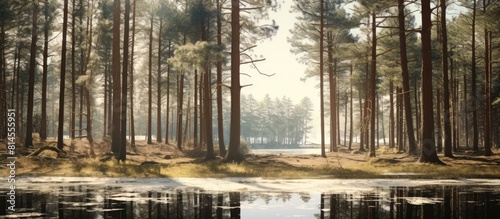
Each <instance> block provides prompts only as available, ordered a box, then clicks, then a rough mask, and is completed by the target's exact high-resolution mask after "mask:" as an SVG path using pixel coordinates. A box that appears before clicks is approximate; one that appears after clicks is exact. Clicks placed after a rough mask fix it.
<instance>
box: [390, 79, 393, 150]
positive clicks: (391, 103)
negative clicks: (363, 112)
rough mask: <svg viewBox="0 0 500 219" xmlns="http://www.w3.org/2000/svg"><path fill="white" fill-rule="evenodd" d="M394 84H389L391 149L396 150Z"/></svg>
mask: <svg viewBox="0 0 500 219" xmlns="http://www.w3.org/2000/svg"><path fill="white" fill-rule="evenodd" d="M393 94H394V83H393V82H392V80H391V81H390V82H389V102H390V106H389V148H394V95H393Z"/></svg>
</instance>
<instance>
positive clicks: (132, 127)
mask: <svg viewBox="0 0 500 219" xmlns="http://www.w3.org/2000/svg"><path fill="white" fill-rule="evenodd" d="M136 2H137V0H134V3H133V7H134V9H133V10H132V45H131V46H130V47H131V52H130V73H129V75H130V96H129V97H130V146H131V147H132V148H133V149H134V150H135V125H134V52H135V18H136V16H137V14H136V8H137V4H136ZM167 118H168V116H167ZM167 124H168V123H167ZM167 129H168V128H167Z"/></svg>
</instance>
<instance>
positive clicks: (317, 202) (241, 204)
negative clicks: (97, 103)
mask: <svg viewBox="0 0 500 219" xmlns="http://www.w3.org/2000/svg"><path fill="white" fill-rule="evenodd" d="M33 187H36V185H34V186H33ZM332 187H335V185H332ZM0 194H2V195H1V196H0V197H1V198H2V199H3V200H5V199H6V197H5V195H4V194H6V192H5V191H1V193H0ZM1 203H2V204H1V206H0V207H1V209H0V215H1V216H0V218H21V217H24V216H26V217H29V218H60V219H64V218H66V219H74V218H102V219H105V218H106V219H107V218H113V219H132V218H138V219H149V218H151V219H159V218H200V219H201V218H290V217H293V218H499V217H498V215H500V191H499V188H498V187H494V186H420V187H390V188H374V189H373V190H372V191H369V192H368V191H360V192H349V193H304V192H302V193H294V192H275V191H272V192H262V191H259V192H256V191H227V192H211V191H206V190H202V189H199V188H191V187H175V188H174V187H172V188H164V189H161V190H160V191H149V192H134V191H133V189H132V191H131V190H130V188H127V189H124V188H122V187H119V186H113V185H108V186H100V185H97V186H96V185H72V186H61V187H58V188H54V189H53V191H44V192H42V191H37V190H36V189H33V190H19V191H16V212H15V213H13V212H10V211H8V210H6V205H7V204H6V202H5V201H2V202H1ZM16 216H17V217H16Z"/></svg>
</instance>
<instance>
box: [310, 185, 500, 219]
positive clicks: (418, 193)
mask: <svg viewBox="0 0 500 219" xmlns="http://www.w3.org/2000/svg"><path fill="white" fill-rule="evenodd" d="M320 200H321V201H320V213H318V214H315V216H316V217H317V218H495V217H496V216H498V215H499V214H500V209H499V208H498V206H499V204H500V193H499V191H498V189H496V188H481V189H478V188H474V187H453V186H438V187H418V188H410V187H391V188H390V189H389V190H387V189H379V190H376V191H372V192H365V193H360V194H347V193H340V194H339V193H333V194H328V193H323V194H321V195H320Z"/></svg>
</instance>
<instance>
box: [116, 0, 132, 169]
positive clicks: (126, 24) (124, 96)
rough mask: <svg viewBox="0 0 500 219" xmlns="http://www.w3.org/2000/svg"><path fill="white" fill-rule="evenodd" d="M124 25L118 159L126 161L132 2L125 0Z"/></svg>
mask: <svg viewBox="0 0 500 219" xmlns="http://www.w3.org/2000/svg"><path fill="white" fill-rule="evenodd" d="M124 17H125V18H124V25H123V32H124V33H123V71H122V87H121V92H122V94H121V98H122V100H121V110H120V112H121V120H120V126H121V128H120V133H121V134H120V135H121V136H120V138H121V143H120V148H119V153H118V159H119V160H121V161H125V159H126V157H127V78H128V62H129V58H128V56H129V38H130V37H129V33H130V30H129V25H130V0H125V16H124Z"/></svg>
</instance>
